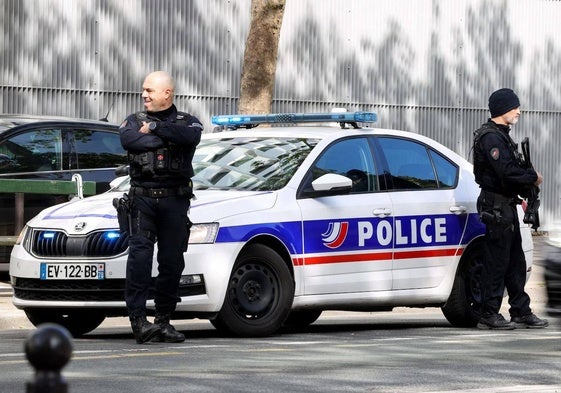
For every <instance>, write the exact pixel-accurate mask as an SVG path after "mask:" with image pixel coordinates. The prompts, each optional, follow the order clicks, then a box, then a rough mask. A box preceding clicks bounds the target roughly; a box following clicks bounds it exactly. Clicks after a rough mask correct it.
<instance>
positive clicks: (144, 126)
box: [138, 121, 150, 134]
mask: <svg viewBox="0 0 561 393" xmlns="http://www.w3.org/2000/svg"><path fill="white" fill-rule="evenodd" d="M138 132H140V133H141V134H150V128H148V122H146V121H143V122H142V127H140V130H138Z"/></svg>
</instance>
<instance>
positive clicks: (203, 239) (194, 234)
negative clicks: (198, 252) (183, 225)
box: [189, 222, 219, 244]
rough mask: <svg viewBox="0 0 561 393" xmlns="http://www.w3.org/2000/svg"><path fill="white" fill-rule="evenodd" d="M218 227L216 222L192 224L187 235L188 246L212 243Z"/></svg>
mask: <svg viewBox="0 0 561 393" xmlns="http://www.w3.org/2000/svg"><path fill="white" fill-rule="evenodd" d="M218 227H219V225H218V223H217V222H209V223H204V224H193V226H192V227H191V234H190V235H189V244H205V243H206V244H208V243H214V241H215V240H216V235H218Z"/></svg>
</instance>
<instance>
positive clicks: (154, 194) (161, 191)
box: [129, 187, 191, 198]
mask: <svg viewBox="0 0 561 393" xmlns="http://www.w3.org/2000/svg"><path fill="white" fill-rule="evenodd" d="M190 193H191V188H190V187H176V188H144V187H131V189H130V191H129V194H131V195H141V196H146V197H149V198H165V197H171V196H178V195H179V196H181V195H190Z"/></svg>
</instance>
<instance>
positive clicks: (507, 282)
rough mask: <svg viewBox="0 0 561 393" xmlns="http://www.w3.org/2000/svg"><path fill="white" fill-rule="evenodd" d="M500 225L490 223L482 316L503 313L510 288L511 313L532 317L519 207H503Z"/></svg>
mask: <svg viewBox="0 0 561 393" xmlns="http://www.w3.org/2000/svg"><path fill="white" fill-rule="evenodd" d="M500 213H501V214H500V220H499V221H498V222H491V223H486V232H485V246H486V253H485V261H484V269H483V272H484V275H483V282H482V286H483V288H482V289H483V305H482V309H481V311H482V315H484V316H488V315H491V314H497V313H499V310H500V308H501V303H502V300H503V296H504V291H505V288H506V291H507V294H508V302H509V305H510V309H509V313H510V315H511V316H524V315H527V314H530V313H531V309H530V297H529V296H528V294H527V293H526V292H525V290H524V286H525V284H526V259H525V256H524V251H523V249H522V238H521V235H520V224H519V221H518V213H517V211H516V205H515V204H506V203H505V204H502V205H501V209H500Z"/></svg>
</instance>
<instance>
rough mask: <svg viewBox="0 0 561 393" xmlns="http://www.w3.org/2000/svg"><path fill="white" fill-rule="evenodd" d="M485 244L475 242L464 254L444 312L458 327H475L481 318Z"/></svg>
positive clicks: (443, 308) (443, 309)
mask: <svg viewBox="0 0 561 393" xmlns="http://www.w3.org/2000/svg"><path fill="white" fill-rule="evenodd" d="M483 263H484V244H483V242H478V243H477V244H473V246H472V247H470V248H469V249H468V251H466V252H465V253H464V255H463V256H462V259H461V260H460V264H459V266H458V271H457V272H456V278H455V280H454V286H453V287H452V292H451V293H450V297H449V298H448V301H447V302H446V304H445V305H444V306H443V307H442V312H443V314H444V316H445V317H446V319H447V320H448V321H449V322H450V323H451V324H452V325H453V326H456V327H474V326H475V325H476V324H477V321H478V320H479V315H480V314H479V308H480V305H481V301H482V288H481V279H482V277H483Z"/></svg>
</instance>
